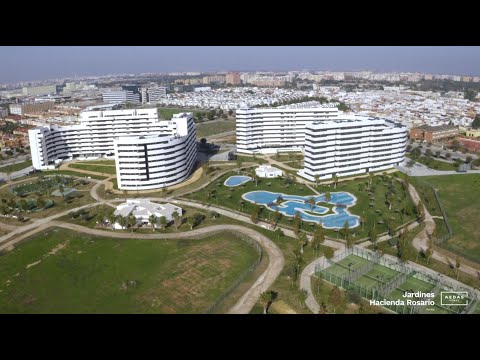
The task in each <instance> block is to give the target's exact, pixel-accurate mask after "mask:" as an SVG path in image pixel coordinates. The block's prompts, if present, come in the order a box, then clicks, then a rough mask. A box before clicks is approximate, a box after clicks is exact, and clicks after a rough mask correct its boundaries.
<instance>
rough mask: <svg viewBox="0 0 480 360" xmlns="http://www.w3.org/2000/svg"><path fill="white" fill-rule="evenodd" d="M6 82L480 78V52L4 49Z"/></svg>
mask: <svg viewBox="0 0 480 360" xmlns="http://www.w3.org/2000/svg"><path fill="white" fill-rule="evenodd" d="M0 51H1V53H2V57H1V58H0V83H14V82H22V81H36V80H47V79H54V78H64V77H74V76H75V75H78V76H100V75H107V74H122V73H135V74H138V73H149V72H151V73H166V72H188V71H192V72H193V71H196V72H216V71H245V72H246V71H293V70H302V69H308V70H314V71H362V70H368V71H373V72H419V73H434V74H456V75H457V74H458V75H469V76H475V75H479V74H480V61H479V60H480V47H461V46H458V47H452V46H448V47H447V46H445V47H435V46H432V47H411V46H410V47H400V46H385V47H373V46H364V47H354V46H350V47H329V46H326V47H303V46H302V47H292V46H285V47H278V46H272V47H253V46H246V47H231V46H230V47H228V46H218V47H211V46H205V47H199V46H192V47H170V46H168V47H132V46H124V47H114V46H112V47H108V46H106V47H93V46H90V47H82V46H76V47H1V48H0Z"/></svg>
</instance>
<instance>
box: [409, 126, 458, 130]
mask: <svg viewBox="0 0 480 360" xmlns="http://www.w3.org/2000/svg"><path fill="white" fill-rule="evenodd" d="M417 129H418V130H423V131H445V130H455V129H457V127H456V126H454V125H437V126H430V125H421V126H417V127H415V128H413V129H412V130H417Z"/></svg>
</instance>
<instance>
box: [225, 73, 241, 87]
mask: <svg viewBox="0 0 480 360" xmlns="http://www.w3.org/2000/svg"><path fill="white" fill-rule="evenodd" d="M225 83H226V84H231V85H240V84H241V81H240V74H239V73H236V72H229V73H228V74H227V75H226V76H225Z"/></svg>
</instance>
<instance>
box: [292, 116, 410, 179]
mask: <svg viewBox="0 0 480 360" xmlns="http://www.w3.org/2000/svg"><path fill="white" fill-rule="evenodd" d="M406 143H407V128H406V127H405V126H404V125H401V124H399V123H396V122H393V121H391V120H386V119H380V118H373V117H364V116H339V117H338V118H337V119H335V120H326V121H317V122H314V123H310V124H308V125H306V130H305V160H304V169H303V170H300V171H299V172H298V174H299V175H300V176H303V177H305V178H307V179H308V180H311V181H313V180H315V176H318V177H319V179H329V178H332V177H333V176H335V175H336V176H347V175H353V174H363V173H368V172H371V171H380V170H385V169H388V168H391V167H393V166H395V165H399V164H400V163H401V162H403V161H404V160H405V148H406Z"/></svg>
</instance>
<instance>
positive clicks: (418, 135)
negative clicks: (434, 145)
mask: <svg viewBox="0 0 480 360" xmlns="http://www.w3.org/2000/svg"><path fill="white" fill-rule="evenodd" d="M458 133H459V130H458V128H457V127H455V126H450V125H441V126H427V125H423V126H419V127H416V128H413V129H411V130H410V139H413V140H423V141H427V142H434V141H436V140H440V139H446V138H451V137H455V136H456V135H457V134H458Z"/></svg>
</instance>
